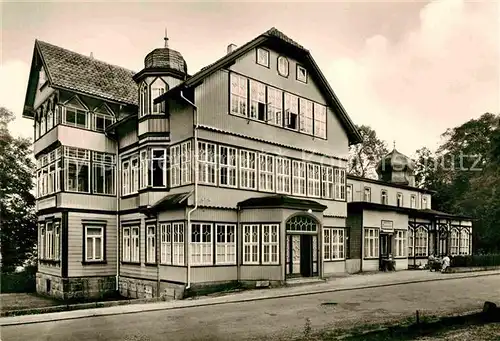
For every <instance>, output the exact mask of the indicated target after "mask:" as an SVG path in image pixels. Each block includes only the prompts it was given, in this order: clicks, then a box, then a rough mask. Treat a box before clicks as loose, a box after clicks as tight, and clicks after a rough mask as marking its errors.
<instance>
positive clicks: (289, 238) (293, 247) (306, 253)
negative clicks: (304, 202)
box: [285, 215, 320, 278]
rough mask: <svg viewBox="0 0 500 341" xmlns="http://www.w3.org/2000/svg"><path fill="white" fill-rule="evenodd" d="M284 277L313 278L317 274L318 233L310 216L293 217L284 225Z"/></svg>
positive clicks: (317, 226) (316, 224)
mask: <svg viewBox="0 0 500 341" xmlns="http://www.w3.org/2000/svg"><path fill="white" fill-rule="evenodd" d="M285 226H286V264H285V266H286V271H285V274H286V277H287V278H293V277H313V276H318V274H319V262H318V260H319V248H318V231H319V227H320V224H319V223H318V222H317V221H316V219H314V218H313V217H311V216H307V215H295V216H292V217H290V218H289V219H288V220H287V222H286V224H285Z"/></svg>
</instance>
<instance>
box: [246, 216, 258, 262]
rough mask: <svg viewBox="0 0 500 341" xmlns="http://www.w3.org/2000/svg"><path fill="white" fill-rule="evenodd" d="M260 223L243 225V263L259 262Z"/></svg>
mask: <svg viewBox="0 0 500 341" xmlns="http://www.w3.org/2000/svg"><path fill="white" fill-rule="evenodd" d="M259 227H260V226H259V225H243V264H259Z"/></svg>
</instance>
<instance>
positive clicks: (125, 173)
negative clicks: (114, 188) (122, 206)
mask: <svg viewBox="0 0 500 341" xmlns="http://www.w3.org/2000/svg"><path fill="white" fill-rule="evenodd" d="M130 193H131V191H130V161H128V160H127V161H123V162H122V195H127V194H130Z"/></svg>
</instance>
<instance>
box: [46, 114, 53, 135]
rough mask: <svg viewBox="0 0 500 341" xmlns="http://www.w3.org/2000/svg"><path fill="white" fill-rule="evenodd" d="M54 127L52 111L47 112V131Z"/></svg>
mask: <svg viewBox="0 0 500 341" xmlns="http://www.w3.org/2000/svg"><path fill="white" fill-rule="evenodd" d="M53 127H54V114H53V113H52V109H49V110H48V111H47V131H49V130H50V129H52V128H53Z"/></svg>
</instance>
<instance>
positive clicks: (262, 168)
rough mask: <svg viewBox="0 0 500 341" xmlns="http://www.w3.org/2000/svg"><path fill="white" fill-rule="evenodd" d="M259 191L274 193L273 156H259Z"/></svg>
mask: <svg viewBox="0 0 500 341" xmlns="http://www.w3.org/2000/svg"><path fill="white" fill-rule="evenodd" d="M259 190H260V191H265V192H273V191H274V156H272V155H267V154H259Z"/></svg>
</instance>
